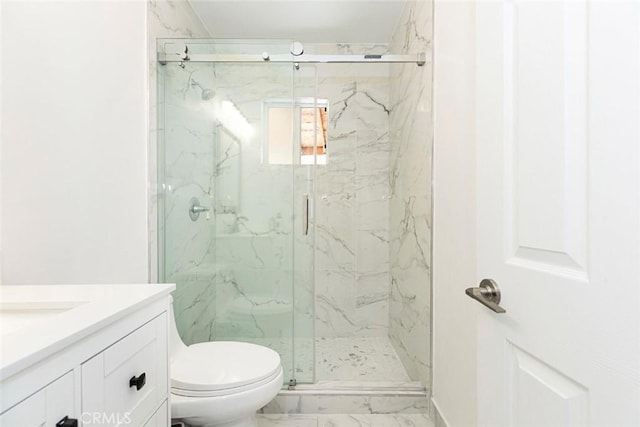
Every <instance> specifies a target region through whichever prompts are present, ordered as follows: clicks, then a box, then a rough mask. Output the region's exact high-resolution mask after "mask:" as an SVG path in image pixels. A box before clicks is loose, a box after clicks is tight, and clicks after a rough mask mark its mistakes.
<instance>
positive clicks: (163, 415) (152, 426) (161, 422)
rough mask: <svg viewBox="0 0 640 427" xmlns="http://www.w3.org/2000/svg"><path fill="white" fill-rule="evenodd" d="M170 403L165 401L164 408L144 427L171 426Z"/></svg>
mask: <svg viewBox="0 0 640 427" xmlns="http://www.w3.org/2000/svg"><path fill="white" fill-rule="evenodd" d="M167 406H168V403H167V401H166V400H165V401H164V403H163V404H162V406H161V407H160V408H159V409H158V410H157V411H156V413H155V414H153V416H152V417H151V418H150V419H149V421H147V422H146V423H145V425H144V427H167V426H168V425H169V412H168V410H167Z"/></svg>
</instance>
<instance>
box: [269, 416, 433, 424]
mask: <svg viewBox="0 0 640 427" xmlns="http://www.w3.org/2000/svg"><path fill="white" fill-rule="evenodd" d="M258 426H259V427H282V426H284V427H434V424H433V422H432V421H431V419H430V418H429V417H428V416H427V415H426V414H373V415H371V414H351V415H350V414H331V415H311V414H309V415H307V414H304V415H284V414H269V415H267V414H261V415H258Z"/></svg>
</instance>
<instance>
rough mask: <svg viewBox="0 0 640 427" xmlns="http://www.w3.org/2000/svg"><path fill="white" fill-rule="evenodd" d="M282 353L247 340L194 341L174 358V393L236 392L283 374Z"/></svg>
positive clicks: (218, 393) (196, 395) (225, 393)
mask: <svg viewBox="0 0 640 427" xmlns="http://www.w3.org/2000/svg"><path fill="white" fill-rule="evenodd" d="M281 371H282V367H281V365H280V355H278V353H276V352H275V351H273V350H271V349H270V348H267V347H263V346H260V345H256V344H250V343H245V342H231V341H214V342H205V343H199V344H193V345H190V346H189V347H187V348H185V349H183V350H182V351H180V352H179V353H178V354H177V355H175V357H174V358H173V360H172V361H171V393H173V394H176V395H180V396H187V397H213V396H223V395H228V394H235V393H239V392H242V391H246V390H249V389H252V388H255V387H259V386H261V385H263V384H266V383H269V382H270V381H273V380H274V379H275V378H276V377H278V376H279V375H280V373H281Z"/></svg>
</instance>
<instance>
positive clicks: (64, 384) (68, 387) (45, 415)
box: [0, 371, 80, 427]
mask: <svg viewBox="0 0 640 427" xmlns="http://www.w3.org/2000/svg"><path fill="white" fill-rule="evenodd" d="M76 403H77V404H78V408H76ZM79 403H80V402H76V390H75V388H74V372H73V371H71V372H67V373H66V374H65V375H63V376H62V377H61V378H58V379H57V380H55V381H54V382H52V383H51V384H49V385H48V386H46V387H44V388H43V389H41V390H39V391H37V392H36V393H34V394H33V395H31V396H29V397H28V398H27V399H26V400H24V401H22V402H20V403H19V404H17V405H16V406H14V407H13V408H11V409H9V410H8V411H6V412H4V413H3V414H2V415H0V426H3V427H5V426H6V427H9V426H16V427H18V426H55V425H56V423H58V422H59V421H61V420H63V419H64V417H71V418H73V417H74V416H75V414H76V413H77V412H78V411H77V409H79Z"/></svg>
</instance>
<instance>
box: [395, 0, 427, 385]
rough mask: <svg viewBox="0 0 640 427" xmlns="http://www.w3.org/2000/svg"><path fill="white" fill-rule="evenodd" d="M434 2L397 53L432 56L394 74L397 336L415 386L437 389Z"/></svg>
mask: <svg viewBox="0 0 640 427" xmlns="http://www.w3.org/2000/svg"><path fill="white" fill-rule="evenodd" d="M432 23H433V16H432V3H431V1H430V0H420V1H417V2H412V3H407V5H406V6H405V9H404V11H403V14H402V17H401V19H400V21H399V25H398V27H397V28H396V31H395V34H394V37H393V40H392V43H391V50H392V51H393V52H394V53H409V52H411V53H416V52H427V64H425V66H423V67H417V66H415V65H413V64H402V65H398V64H394V65H393V66H392V67H391V79H390V80H391V91H390V93H391V105H392V110H391V115H390V116H391V117H390V135H391V137H390V139H391V152H390V168H391V170H390V175H389V176H390V186H391V199H390V201H389V224H390V229H389V237H390V239H389V242H390V251H389V253H390V275H391V301H390V310H389V336H390V338H391V341H392V343H393V345H394V347H395V349H396V351H397V353H398V355H399V356H400V359H401V360H402V362H403V364H404V366H405V368H406V369H407V372H408V374H409V376H410V377H411V379H413V380H419V381H421V382H422V383H423V384H424V385H426V386H427V387H429V384H430V383H431V366H430V364H431V362H430V359H431V345H430V341H431V336H430V330H431V327H430V318H431V218H432V216H431V158H432V144H433V141H432V135H433V132H432V121H431V91H432V85H431V80H432V79H431V75H432V74H431V73H432V67H431V34H432Z"/></svg>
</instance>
